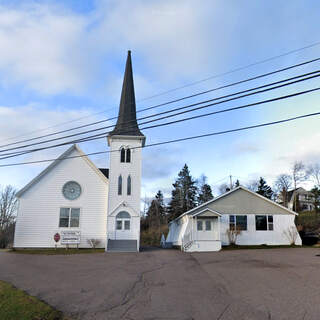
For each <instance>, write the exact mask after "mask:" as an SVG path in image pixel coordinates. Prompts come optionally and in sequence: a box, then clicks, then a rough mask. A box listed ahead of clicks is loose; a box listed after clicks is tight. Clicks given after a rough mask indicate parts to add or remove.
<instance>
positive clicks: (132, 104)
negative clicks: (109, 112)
mask: <svg viewBox="0 0 320 320" xmlns="http://www.w3.org/2000/svg"><path fill="white" fill-rule="evenodd" d="M114 135H122V136H143V134H142V133H141V131H140V130H139V127H138V123H137V118H136V99H135V95H134V85H133V75H132V63H131V51H128V57H127V62H126V70H125V74H124V79H123V84H122V92H121V100H120V108H119V115H118V120H117V124H116V126H115V128H114V129H113V131H111V132H110V133H109V136H114Z"/></svg>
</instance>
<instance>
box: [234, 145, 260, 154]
mask: <svg viewBox="0 0 320 320" xmlns="http://www.w3.org/2000/svg"><path fill="white" fill-rule="evenodd" d="M234 150H235V153H236V154H241V155H243V154H248V153H249V154H251V153H257V152H259V151H260V147H258V146H257V144H256V143H250V142H238V143H236V145H235V146H234Z"/></svg>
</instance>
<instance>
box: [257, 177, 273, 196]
mask: <svg viewBox="0 0 320 320" xmlns="http://www.w3.org/2000/svg"><path fill="white" fill-rule="evenodd" d="M257 193H258V194H261V195H262V196H264V197H266V198H268V199H271V198H272V195H273V191H272V189H271V187H270V186H268V185H267V182H266V180H264V179H263V178H262V177H260V180H259V184H258V190H257Z"/></svg>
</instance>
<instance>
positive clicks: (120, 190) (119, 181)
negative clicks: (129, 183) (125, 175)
mask: <svg viewBox="0 0 320 320" xmlns="http://www.w3.org/2000/svg"><path fill="white" fill-rule="evenodd" d="M118 195H119V196H121V195H122V177H121V175H120V176H119V178H118Z"/></svg>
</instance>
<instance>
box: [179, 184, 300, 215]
mask: <svg viewBox="0 0 320 320" xmlns="http://www.w3.org/2000/svg"><path fill="white" fill-rule="evenodd" d="M240 189H242V190H244V191H247V192H249V193H250V194H252V195H255V196H256V197H258V198H260V199H262V200H264V201H267V202H269V203H271V204H273V205H275V206H277V207H279V208H281V209H283V210H285V211H287V212H288V213H290V214H294V215H298V214H297V213H296V212H294V211H292V210H290V209H288V208H286V207H284V206H282V205H280V204H278V203H276V202H274V201H272V200H270V199H268V198H266V197H264V196H262V195H260V194H258V193H256V192H253V191H251V190H249V189H247V188H245V187H243V186H239V187H237V188H235V189H232V190H230V191H228V192H226V193H224V194H222V195H220V196H219V197H217V198H214V199H212V200H209V201H207V202H205V203H203V204H201V205H200V206H198V207H195V208H193V209H191V210H189V211H187V212H185V213H183V214H182V215H180V216H179V217H177V218H175V219H174V220H173V221H175V220H179V219H181V218H182V217H183V216H185V215H189V214H191V213H192V212H194V211H196V210H197V209H199V208H202V207H205V206H207V205H208V204H210V203H213V202H215V201H217V200H219V199H221V198H224V197H226V196H228V195H229V194H231V193H234V192H236V191H237V190H240Z"/></svg>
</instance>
